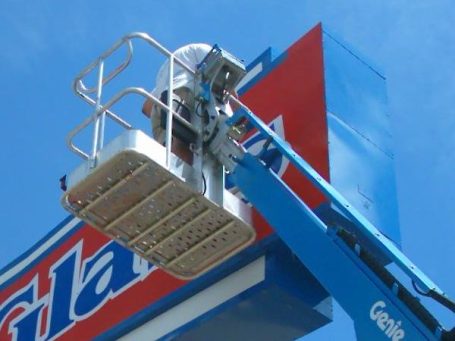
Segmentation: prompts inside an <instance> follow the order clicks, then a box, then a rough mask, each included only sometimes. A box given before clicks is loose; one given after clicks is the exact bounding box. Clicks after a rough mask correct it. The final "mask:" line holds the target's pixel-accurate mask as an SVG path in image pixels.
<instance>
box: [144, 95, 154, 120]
mask: <svg viewBox="0 0 455 341" xmlns="http://www.w3.org/2000/svg"><path fill="white" fill-rule="evenodd" d="M152 106H153V102H152V100H150V99H147V100H146V101H145V102H144V104H143V105H142V113H143V114H144V115H145V116H147V117H150V115H151V114H152Z"/></svg>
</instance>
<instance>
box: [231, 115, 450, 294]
mask: <svg viewBox="0 0 455 341" xmlns="http://www.w3.org/2000/svg"><path fill="white" fill-rule="evenodd" d="M240 112H243V113H242V114H240ZM240 116H243V117H245V119H247V120H248V121H249V122H250V123H251V124H253V126H254V127H255V128H256V129H258V131H260V132H261V133H262V134H264V136H265V137H267V138H270V139H271V143H272V145H274V146H275V147H276V148H277V149H278V150H279V151H280V152H281V153H282V154H283V156H285V157H286V158H287V159H288V160H289V162H291V163H292V164H293V165H294V166H295V167H296V168H297V169H298V170H299V171H300V172H301V173H302V174H303V175H305V176H306V177H307V178H308V179H309V180H310V181H311V182H312V183H313V184H314V185H315V187H316V188H318V189H319V190H320V191H321V193H322V194H323V195H324V196H326V197H327V198H328V199H329V200H330V201H331V202H332V204H333V205H334V206H335V207H336V208H337V209H338V210H339V211H340V212H341V213H343V214H344V215H345V216H346V217H347V218H348V219H350V220H351V221H352V222H353V223H354V224H355V226H356V227H357V232H359V233H361V234H362V235H363V236H364V237H365V238H368V239H369V240H370V241H371V242H372V243H373V244H374V245H375V246H376V247H377V248H378V250H382V253H383V255H384V256H385V257H387V258H388V259H390V260H391V261H393V262H395V263H396V264H397V265H398V266H399V267H400V268H401V269H402V270H403V271H404V272H405V273H406V274H407V275H408V276H409V277H410V278H411V279H412V280H413V281H415V282H416V283H417V285H418V286H419V287H420V288H422V290H424V291H430V290H433V291H435V292H438V293H440V294H441V295H442V294H443V291H442V290H441V289H439V288H438V287H437V286H436V284H435V283H433V281H432V280H431V279H430V278H428V277H427V276H426V275H425V274H424V273H423V272H422V271H421V270H420V269H419V268H417V266H415V265H414V264H413V263H412V262H411V261H410V260H409V258H408V257H406V256H405V255H404V254H403V253H402V252H401V251H400V250H399V249H398V248H397V246H395V244H394V243H393V242H392V241H390V240H389V239H388V238H387V237H385V236H384V235H383V234H382V233H381V232H380V231H379V230H378V229H377V228H376V227H375V226H374V225H373V224H371V223H370V222H369V221H368V220H367V219H366V218H365V217H364V216H362V215H361V214H360V213H359V212H358V211H357V210H356V209H355V208H354V207H352V205H351V204H350V203H349V202H348V201H347V200H346V199H345V198H344V197H343V196H342V195H341V194H340V193H339V192H338V191H337V190H336V189H335V188H333V187H332V186H331V185H330V184H329V183H328V182H327V181H326V180H325V179H324V178H323V177H322V176H320V175H319V174H318V172H316V170H315V169H314V168H313V167H311V165H310V164H308V162H306V161H305V160H304V159H303V158H302V157H301V156H299V155H298V154H297V153H296V152H295V151H294V150H293V149H292V148H291V146H290V145H289V144H288V143H287V142H286V141H284V140H283V139H281V138H280V137H279V136H278V135H277V134H275V132H274V131H273V130H271V129H270V128H269V127H268V126H267V125H266V124H265V123H264V122H262V121H261V120H260V119H259V118H258V117H257V116H256V115H254V114H253V113H252V112H251V111H249V110H245V109H244V108H240V109H238V110H237V112H236V117H237V118H238V117H240ZM257 162H259V161H257ZM234 182H235V181H234ZM239 188H240V187H239ZM242 192H243V190H242ZM245 196H246V197H247V199H249V198H248V196H247V195H245ZM252 203H253V206H255V203H254V202H253V201H252ZM270 209H273V207H270ZM272 226H273V224H272ZM321 228H323V229H325V225H323V226H321Z"/></svg>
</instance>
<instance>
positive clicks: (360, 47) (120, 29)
mask: <svg viewBox="0 0 455 341" xmlns="http://www.w3.org/2000/svg"><path fill="white" fill-rule="evenodd" d="M319 21H322V22H323V24H324V25H325V27H326V29H328V30H330V31H331V32H334V33H335V34H336V36H338V37H341V38H342V39H343V40H345V41H347V42H349V44H350V45H352V46H353V47H355V48H356V50H357V51H359V52H361V53H362V54H364V55H365V56H367V58H368V59H369V60H370V61H372V62H373V63H374V64H375V65H377V66H378V67H379V69H381V70H382V71H383V72H384V73H385V75H386V77H387V82H388V83H387V84H388V95H389V106H390V112H391V114H392V128H393V133H394V140H395V145H396V149H395V156H396V178H397V187H398V200H399V206H400V222H401V229H402V239H403V247H404V251H405V253H406V254H407V255H408V256H409V257H410V258H411V259H412V260H413V261H414V262H416V263H417V265H419V266H420V268H421V269H423V270H424V271H425V272H426V273H427V274H428V275H429V276H430V277H431V278H432V279H433V280H434V281H436V283H438V284H439V285H440V287H442V288H443V289H444V290H445V291H447V292H448V294H449V295H450V296H452V297H455V274H454V271H453V270H454V266H453V263H454V262H453V260H454V256H453V255H454V254H455V252H454V251H455V246H454V242H453V241H454V240H455V225H454V222H455V210H454V209H453V207H454V206H455V205H454V204H455V185H454V183H455V173H454V172H453V165H454V164H455V134H454V133H453V131H454V130H455V112H454V109H453V100H454V98H455V73H454V70H455V58H454V56H455V31H454V30H453V23H454V22H455V10H454V8H453V4H452V2H451V1H450V0H446V1H443V0H420V1H411V0H408V1H404V0H394V1H380V0H376V1H371V0H344V1H335V0H327V1H316V0H311V1H310V0H301V1H290V0H281V1H278V0H277V1H266V0H262V1H248V0H244V1H240V0H231V1H226V0H217V1H211V0H198V1H196V0H194V1H191V0H180V1H176V0H168V1H155V0H148V1H142V0H139V1H135V0H132V1H129V2H124V1H122V2H120V1H106V0H100V1H82V0H73V1H71V2H69V1H57V0H41V1H30V0H29V1H24V0H2V1H1V2H0V35H1V38H2V39H1V42H2V46H1V48H0V100H1V103H2V105H1V107H0V115H1V116H0V117H1V118H2V123H3V129H2V134H1V135H0V141H1V145H2V153H0V164H1V165H2V167H0V179H2V181H3V183H2V199H1V201H0V202H1V203H2V206H3V208H2V209H1V210H0V218H1V221H2V223H3V227H2V238H1V239H0V267H2V266H4V265H6V264H7V263H9V262H10V261H11V260H13V259H14V258H15V257H17V256H19V255H20V254H21V253H22V252H24V251H25V250H26V249H28V248H29V247H30V246H31V245H33V243H35V242H36V241H37V240H38V239H39V238H41V237H42V236H44V235H45V234H46V232H47V231H48V230H49V229H51V228H52V227H53V226H55V225H56V224H57V223H58V222H60V221H61V220H62V219H63V218H64V217H65V216H66V213H65V211H64V210H63V209H62V208H61V207H60V204H59V199H60V195H61V192H60V190H59V188H58V179H59V177H60V176H61V175H63V174H65V173H66V172H68V171H70V170H71V169H73V168H74V167H75V166H76V165H77V164H78V162H79V160H78V159H77V158H76V157H75V156H73V155H72V154H70V153H69V151H68V150H67V149H66V147H65V143H64V139H65V136H66V134H67V133H68V131H69V130H70V129H72V128H73V127H74V126H75V125H76V124H77V123H79V122H80V121H81V120H82V119H83V118H84V117H85V116H86V115H88V114H89V111H88V107H87V106H86V105H85V104H83V103H82V102H81V101H79V100H78V99H77V98H76V97H75V96H74V95H73V94H72V92H71V88H70V85H71V81H72V79H73V78H74V76H75V75H76V74H77V73H78V72H79V71H80V70H81V69H82V67H84V66H85V65H86V64H88V63H89V62H90V61H92V60H93V59H94V58H95V57H96V56H97V55H98V54H99V53H100V52H102V51H103V50H104V49H105V48H107V47H108V46H109V45H111V44H112V43H113V42H114V41H115V40H117V39H118V38H119V37H121V36H122V35H124V34H126V33H128V32H132V31H144V32H148V33H150V34H151V35H152V36H154V37H156V38H157V39H159V40H160V41H161V42H163V44H165V45H167V46H169V48H171V49H174V48H177V47H178V46H180V45H183V44H185V43H189V42H195V41H197V42H209V43H215V42H218V43H219V44H221V45H222V46H223V47H225V48H226V49H228V50H230V51H231V52H233V53H234V54H236V55H238V56H239V57H241V58H243V59H245V60H246V61H247V62H248V61H251V60H252V59H253V58H254V57H256V56H257V55H258V54H259V53H260V52H262V51H263V50H264V49H265V48H267V47H268V46H272V47H275V48H277V49H285V48H286V47H287V46H289V45H290V44H291V43H292V42H293V41H295V40H296V39H298V38H299V37H300V36H301V35H302V34H304V33H305V32H306V31H307V30H308V29H309V28H311V27H312V26H314V25H315V24H316V23H318V22H319ZM144 65H145V64H144ZM151 70H152V69H151ZM142 75H143V77H144V78H143V80H144V82H145V83H144V86H148V87H152V86H153V79H154V72H153V71H150V74H147V72H142ZM335 317H336V322H334V323H333V324H332V325H331V326H329V327H326V328H324V330H321V331H318V332H316V333H315V334H314V335H311V336H310V337H308V338H307V339H309V340H310V339H315V340H324V339H326V338H328V337H329V336H332V337H333V336H336V337H337V339H346V340H350V339H352V338H353V332H352V327H351V326H350V324H351V323H350V321H349V320H348V319H347V318H346V316H345V315H344V314H343V313H342V312H341V311H340V310H339V309H336V311H335ZM442 319H443V320H444V321H446V322H447V323H449V322H450V321H452V322H453V317H451V315H449V314H447V313H444V312H442Z"/></svg>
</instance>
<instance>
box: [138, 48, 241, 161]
mask: <svg viewBox="0 0 455 341" xmlns="http://www.w3.org/2000/svg"><path fill="white" fill-rule="evenodd" d="M211 50H212V47H211V46H210V45H207V44H201V43H194V44H189V45H185V46H182V47H181V48H179V49H177V50H176V51H175V52H174V53H173V54H174V57H175V58H177V59H179V60H180V61H182V62H183V63H185V65H187V66H188V67H190V68H191V69H193V70H195V71H196V69H197V67H198V65H199V64H200V63H201V62H202V61H203V60H204V58H205V56H207V54H208V53H209V52H210V51H211ZM168 82H169V60H167V61H166V62H165V63H164V64H163V65H162V66H161V68H160V69H159V71H158V74H157V76H156V85H155V88H154V89H153V91H152V95H154V96H155V97H157V98H159V99H160V100H161V101H162V102H163V103H165V104H167V88H168ZM196 85H197V84H195V79H194V76H193V75H192V74H191V73H189V72H188V71H187V70H185V69H184V68H183V67H182V66H180V65H179V64H178V63H175V62H174V78H173V86H174V100H173V108H172V109H173V110H174V111H175V112H176V113H177V114H178V115H180V116H181V117H183V118H184V119H186V120H187V121H190V113H191V112H192V111H193V110H195V99H194V97H195V96H194V95H195V94H194V91H195V89H196ZM233 95H235V96H237V94H236V93H234V94H233ZM220 108H221V109H222V110H223V111H225V112H226V113H227V114H228V115H231V114H232V108H231V106H230V104H229V103H228V104H225V105H220ZM142 112H143V113H144V114H145V115H147V116H148V117H150V116H151V119H152V131H153V136H154V138H155V139H156V140H157V141H158V142H160V143H164V139H165V130H164V129H163V125H162V119H163V118H162V117H161V115H162V114H163V112H164V111H163V110H161V109H160V107H159V106H158V105H155V104H153V102H152V101H151V100H149V99H148V100H146V101H145V103H144V105H143V107H142ZM172 151H173V152H174V154H176V155H177V156H179V157H180V158H181V159H182V160H184V161H186V162H187V163H190V164H191V162H192V153H191V152H190V151H189V149H188V146H187V145H185V143H183V142H182V141H180V140H179V139H177V138H176V139H173V142H172Z"/></svg>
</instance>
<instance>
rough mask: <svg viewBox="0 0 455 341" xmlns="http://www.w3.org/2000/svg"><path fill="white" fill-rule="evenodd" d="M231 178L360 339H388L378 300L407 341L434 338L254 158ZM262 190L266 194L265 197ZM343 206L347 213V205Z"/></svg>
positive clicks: (309, 170)
mask: <svg viewBox="0 0 455 341" xmlns="http://www.w3.org/2000/svg"><path fill="white" fill-rule="evenodd" d="M248 116H249V118H250V119H252V120H253V124H254V125H255V126H256V127H257V128H258V129H260V130H261V131H263V132H264V133H267V134H270V136H271V137H273V139H274V142H275V145H276V147H277V148H279V149H280V150H281V151H282V152H283V154H285V155H287V156H288V157H289V158H290V160H291V161H293V163H294V164H295V165H296V166H297V167H298V168H299V169H301V170H304V171H305V173H308V174H309V175H310V178H311V177H314V182H315V183H316V184H317V185H318V187H320V188H322V189H323V192H327V193H328V194H330V196H331V197H332V198H334V199H337V200H339V198H338V197H337V195H336V194H337V193H336V192H335V193H333V192H334V191H332V189H331V188H329V187H328V186H329V185H328V184H327V183H326V182H325V181H324V180H322V179H321V178H320V177H319V175H317V173H315V172H314V170H312V168H311V167H309V166H308V165H306V163H305V162H304V161H303V160H300V158H299V157H298V156H297V155H295V153H294V152H293V151H292V150H291V149H290V147H289V146H287V145H286V144H285V142H284V141H280V140H276V136H274V135H273V132H270V131H268V130H267V129H268V128H267V127H266V126H265V125H264V124H262V123H261V122H260V121H258V120H257V119H256V118H255V117H254V116H252V115H251V114H250V113H248ZM232 177H233V181H234V183H235V184H236V186H237V187H238V188H239V189H240V190H241V191H242V193H243V194H244V195H245V197H246V198H247V199H248V200H250V202H251V203H252V204H253V205H254V207H255V208H256V209H257V210H258V211H259V212H260V213H261V214H262V215H263V216H264V218H265V219H266V220H267V221H268V222H269V223H270V224H271V225H272V226H273V227H274V228H275V231H276V232H277V234H278V235H279V236H280V237H281V238H282V240H283V241H284V242H285V243H286V244H287V245H288V246H289V247H290V248H291V250H293V252H294V253H295V254H296V256H297V257H298V258H299V259H300V260H301V261H302V262H303V263H304V264H305V266H307V267H308V268H309V269H310V271H311V272H312V273H313V274H314V275H315V277H316V278H317V279H318V280H319V281H320V282H321V283H322V285H323V286H324V287H325V288H326V289H327V290H328V291H329V292H330V293H331V294H332V295H333V297H334V298H335V299H336V300H337V301H338V302H339V303H340V305H341V306H342V307H343V308H344V309H345V311H346V312H347V313H348V314H349V315H350V316H351V317H352V319H353V320H354V321H355V324H356V328H358V335H361V336H364V335H368V340H389V339H390V338H389V337H388V336H387V335H386V334H385V333H384V331H383V330H382V329H381V328H380V326H379V325H378V322H377V321H376V320H375V318H377V316H378V314H379V313H380V310H379V309H377V307H378V302H379V305H380V306H381V307H382V305H384V307H382V308H383V312H386V313H387V316H388V317H389V318H392V319H393V321H401V322H400V328H399V329H400V330H403V331H404V332H405V335H406V339H408V340H427V339H429V340H437V339H438V338H437V337H436V336H435V335H433V334H432V333H431V332H430V331H429V330H428V329H427V328H426V327H425V326H424V325H423V324H422V322H421V321H420V320H419V319H418V318H417V317H416V316H415V315H414V314H413V313H412V312H411V311H410V310H409V309H408V307H407V306H406V305H404V304H403V303H402V302H401V301H400V300H399V299H397V298H396V296H395V294H394V293H393V292H392V290H390V289H388V288H387V287H386V286H385V285H384V283H383V282H382V281H381V280H380V279H378V277H377V276H376V275H375V274H374V273H373V272H372V270H371V269H369V268H368V267H367V266H366V265H365V264H364V263H363V262H362V261H361V260H360V259H359V258H358V256H357V255H356V254H355V253H354V252H353V251H351V249H349V248H348V247H347V246H345V243H344V242H343V241H341V240H340V239H339V238H338V237H337V236H336V235H335V234H330V233H328V232H329V230H328V229H327V227H326V225H325V224H324V223H323V222H322V221H321V220H320V219H319V218H318V217H317V216H316V215H315V214H314V213H313V211H312V210H311V209H310V208H309V207H308V206H307V205H306V204H305V203H304V202H302V201H301V200H300V198H298V197H297V196H296V195H295V194H294V193H293V192H292V190H291V189H290V188H289V187H288V186H287V185H286V184H285V183H284V182H283V181H282V180H281V179H280V178H278V177H277V176H276V175H275V174H274V173H273V172H271V171H270V170H269V169H268V168H266V167H265V166H264V165H263V164H262V163H261V161H259V160H258V159H257V158H256V157H254V156H252V155H250V154H248V153H246V154H245V155H244V157H243V158H242V159H241V160H238V165H237V167H236V168H235V170H234V172H233V174H232ZM265 184H266V185H267V186H264V185H265ZM265 188H266V190H267V193H264V189H265ZM261 189H262V190H261ZM342 202H343V201H342ZM277 203H279V205H277ZM343 203H344V202H343ZM345 208H346V209H347V210H350V207H349V206H348V207H345ZM351 215H353V216H355V214H351ZM375 307H376V308H375ZM383 316H385V315H383ZM397 339H398V338H397Z"/></svg>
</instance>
